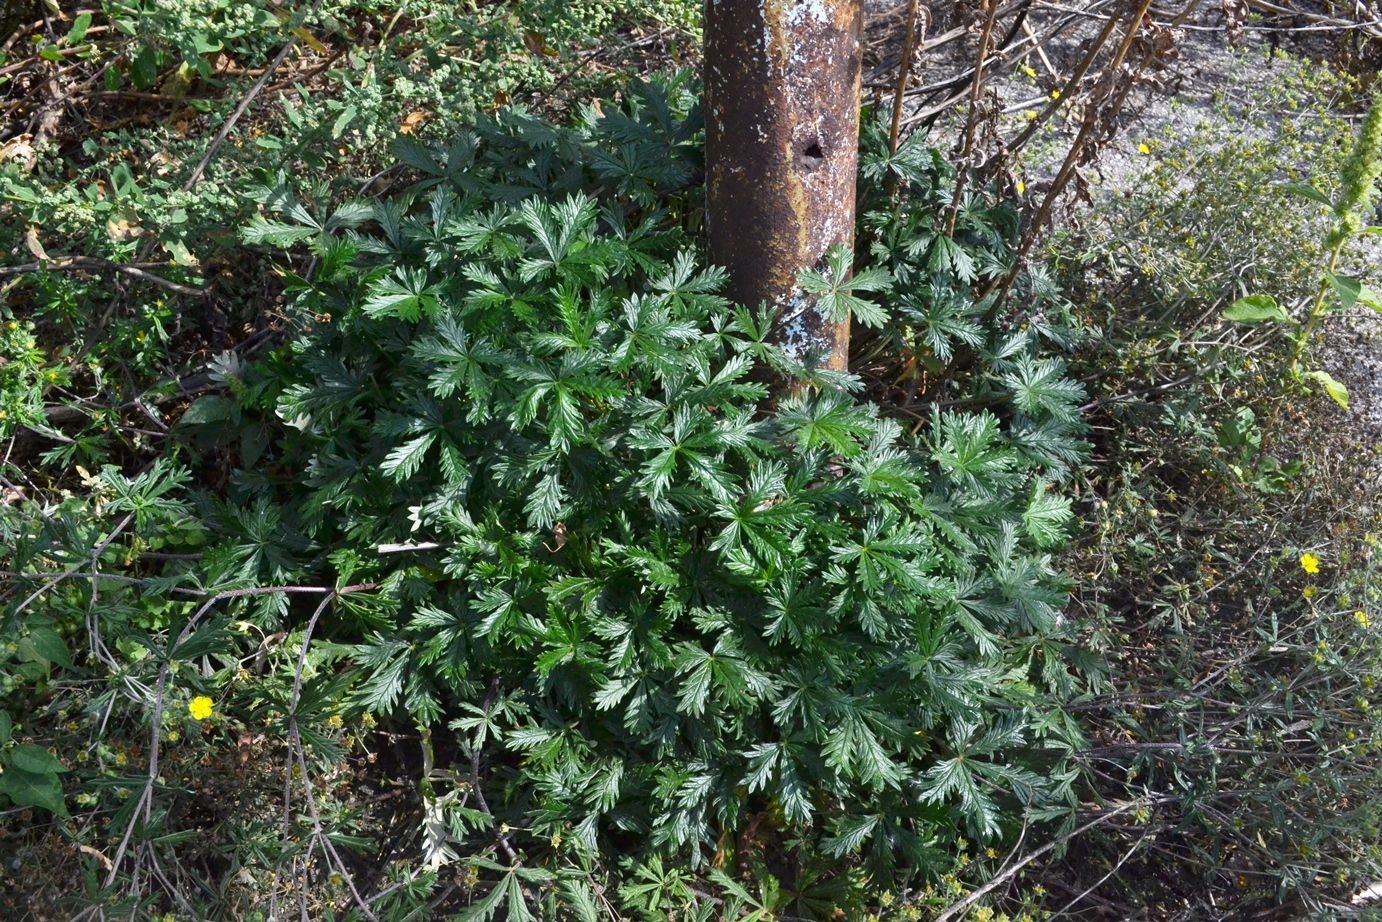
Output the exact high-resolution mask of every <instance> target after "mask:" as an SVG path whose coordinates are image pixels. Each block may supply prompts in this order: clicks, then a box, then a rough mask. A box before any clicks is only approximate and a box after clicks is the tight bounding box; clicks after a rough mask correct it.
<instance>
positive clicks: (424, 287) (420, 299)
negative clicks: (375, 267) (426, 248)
mask: <svg viewBox="0 0 1382 922" xmlns="http://www.w3.org/2000/svg"><path fill="white" fill-rule="evenodd" d="M441 298H442V289H441V286H439V285H429V284H428V282H427V273H426V271H425V270H422V269H402V268H400V269H397V270H395V271H394V272H393V273H392V274H390V275H386V276H384V277H383V278H380V279H378V280H376V281H375V282H374V283H373V284H372V285H370V287H369V290H368V291H367V292H366V294H365V300H364V302H363V303H362V305H361V306H362V307H363V309H364V311H365V313H366V314H368V315H370V316H371V317H397V318H398V319H400V320H407V321H416V320H418V319H419V318H421V317H422V316H423V315H424V314H425V315H427V316H428V317H435V316H436V315H437V314H439V313H440V312H441V304H442V302H441Z"/></svg>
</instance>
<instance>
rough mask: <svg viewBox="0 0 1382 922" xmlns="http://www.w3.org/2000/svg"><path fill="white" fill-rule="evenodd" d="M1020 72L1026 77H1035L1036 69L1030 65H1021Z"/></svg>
mask: <svg viewBox="0 0 1382 922" xmlns="http://www.w3.org/2000/svg"><path fill="white" fill-rule="evenodd" d="M1022 72H1023V73H1024V74H1026V75H1027V76H1028V77H1035V76H1036V68H1034V67H1032V65H1030V64H1023V65H1022Z"/></svg>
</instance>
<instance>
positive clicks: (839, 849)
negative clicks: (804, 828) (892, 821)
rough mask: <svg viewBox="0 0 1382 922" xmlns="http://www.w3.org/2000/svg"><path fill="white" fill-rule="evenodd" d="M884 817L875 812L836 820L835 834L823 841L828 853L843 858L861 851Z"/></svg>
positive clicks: (822, 844)
mask: <svg viewBox="0 0 1382 922" xmlns="http://www.w3.org/2000/svg"><path fill="white" fill-rule="evenodd" d="M882 819H883V817H882V816H881V815H880V814H877V813H874V814H871V815H869V816H861V817H856V818H854V819H840V820H837V821H836V822H835V834H834V835H833V836H830V837H829V838H827V839H826V840H824V841H823V842H822V843H821V848H823V849H825V853H826V854H827V855H831V856H833V857H835V858H842V857H844V856H845V855H852V854H854V853H855V852H857V851H859V847H860V846H861V845H863V844H864V843H865V842H866V841H868V838H869V836H871V835H873V831H874V830H875V829H877V828H878V824H879V823H880V822H881V821H882Z"/></svg>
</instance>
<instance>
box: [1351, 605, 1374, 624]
mask: <svg viewBox="0 0 1382 922" xmlns="http://www.w3.org/2000/svg"><path fill="white" fill-rule="evenodd" d="M1353 620H1354V621H1357V622H1358V626H1359V627H1372V619H1371V618H1369V617H1368V613H1367V612H1365V611H1363V610H1362V609H1361V608H1360V609H1358V610H1357V611H1356V612H1354V613H1353Z"/></svg>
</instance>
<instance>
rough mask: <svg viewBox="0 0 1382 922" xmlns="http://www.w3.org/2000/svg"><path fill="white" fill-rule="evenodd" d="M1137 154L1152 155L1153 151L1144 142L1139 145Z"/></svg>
mask: <svg viewBox="0 0 1382 922" xmlns="http://www.w3.org/2000/svg"><path fill="white" fill-rule="evenodd" d="M1137 152H1138V153H1139V154H1150V153H1151V152H1152V149H1151V148H1150V147H1148V146H1147V144H1146V142H1143V143H1141V144H1139V145H1137Z"/></svg>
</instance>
